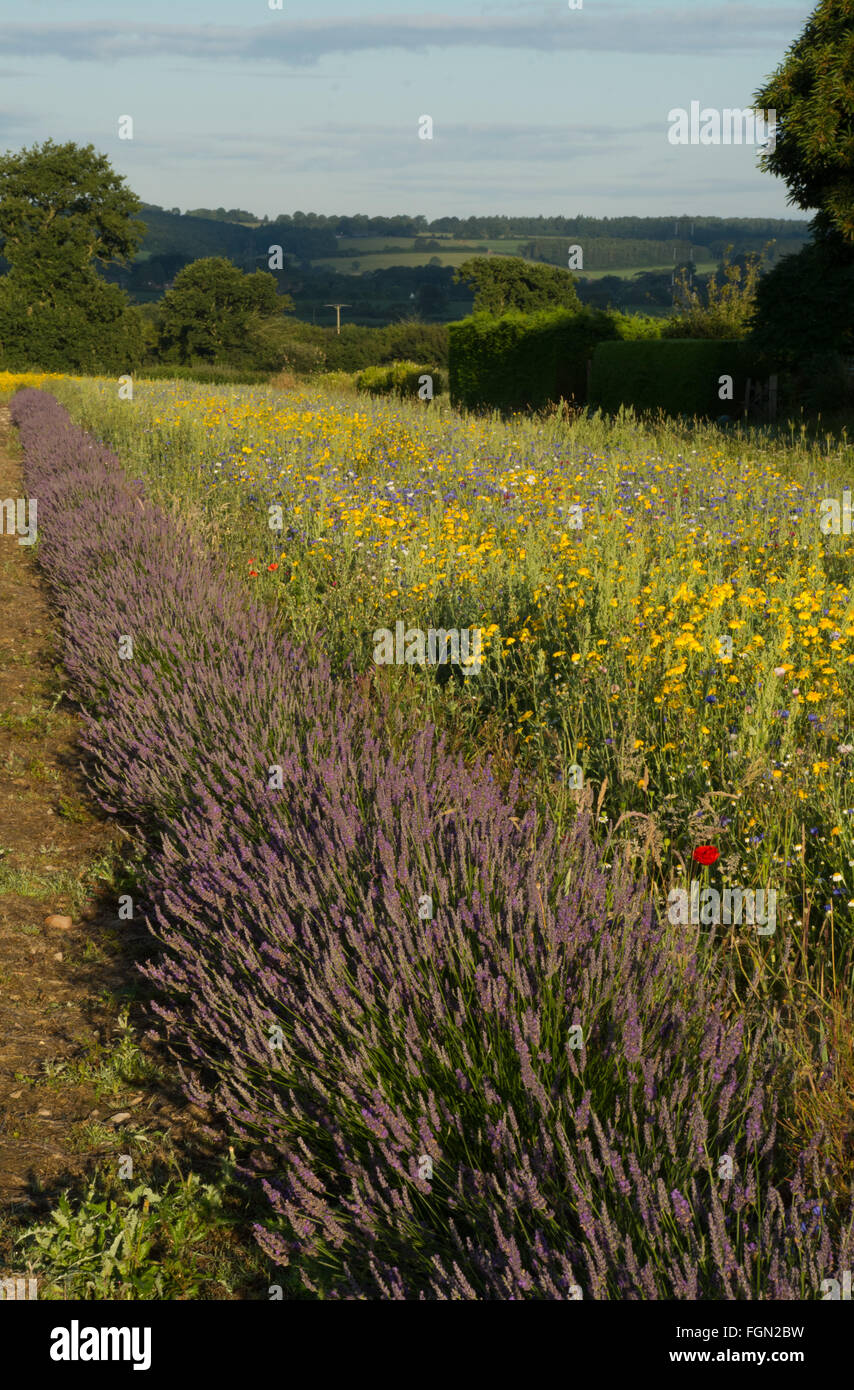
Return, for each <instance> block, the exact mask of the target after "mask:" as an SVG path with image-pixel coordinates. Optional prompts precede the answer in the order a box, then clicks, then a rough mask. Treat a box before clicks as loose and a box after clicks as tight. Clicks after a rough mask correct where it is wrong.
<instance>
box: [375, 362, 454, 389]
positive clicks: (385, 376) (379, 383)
mask: <svg viewBox="0 0 854 1390" xmlns="http://www.w3.org/2000/svg"><path fill="white" fill-rule="evenodd" d="M423 376H429V377H430V378H431V380H432V382H433V395H434V396H439V395H441V394H442V392H443V391H444V390H445V389H446V383H445V376H444V373H443V372H440V371H439V369H438V368H437V367H424V366H421V367H419V366H418V363H417V362H391V363H389V365H388V366H385V367H366V368H365V370H364V371H362V372H359V374H358V376H357V377H356V390H357V391H370V393H371V394H372V395H374V396H416V397H417V396H418V392H419V389H420V385H421V377H423Z"/></svg>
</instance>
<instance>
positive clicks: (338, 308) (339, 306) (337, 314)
mask: <svg viewBox="0 0 854 1390" xmlns="http://www.w3.org/2000/svg"><path fill="white" fill-rule="evenodd" d="M324 307H325V308H327V309H334V310H335V317H336V320H337V323H338V332H339V333H340V332H341V310H342V309H352V307H353V306H352V304H327V305H325V306H324Z"/></svg>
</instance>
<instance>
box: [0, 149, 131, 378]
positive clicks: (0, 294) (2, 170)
mask: <svg viewBox="0 0 854 1390" xmlns="http://www.w3.org/2000/svg"><path fill="white" fill-rule="evenodd" d="M141 207H142V204H141V203H140V201H139V199H138V198H137V197H136V195H135V194H134V193H133V192H132V191H131V190H130V189H129V188H128V187H127V186H126V185H125V183H124V180H123V179H122V178H121V177H120V176H119V175H118V174H116V173H115V172H114V170H113V169H112V168H111V167H110V164H109V161H108V160H107V158H106V156H105V155H100V154H98V153H97V152H96V151H95V148H94V146H92V145H87V146H85V147H81V146H79V145H75V144H73V143H68V144H64V145H57V144H55V143H54V142H53V141H52V140H47V141H45V142H44V144H42V145H34V146H33V147H32V148H31V149H25V150H21V151H19V152H18V153H16V154H13V153H11V152H9V153H7V154H6V155H4V156H0V250H2V254H3V256H4V258H5V260H6V261H7V262H8V263H9V265H10V270H9V272H8V274H6V275H4V276H3V277H2V278H0V350H2V357H3V360H4V361H5V362H6V364H7V365H9V366H26V365H33V366H40V367H44V368H47V369H52V370H65V371H73V370H84V369H85V370H89V371H92V370H99V369H101V370H113V369H114V368H116V369H119V370H127V369H128V368H131V367H133V366H136V365H138V362H139V360H140V354H141V352H142V325H141V320H140V318H139V314H138V312H137V311H136V310H135V309H134V308H133V307H132V306H131V305H130V304H129V302H128V300H127V297H126V296H125V295H124V294H123V292H122V291H121V290H119V289H118V288H117V287H116V286H115V285H108V284H106V283H105V282H104V280H103V279H102V278H101V276H100V275H99V274H98V273H97V271H96V268H95V265H94V264H93V263H94V262H95V261H98V262H100V263H101V264H107V263H109V262H111V261H119V262H121V261H125V260H127V259H128V258H129V257H130V256H132V255H133V254H134V252H135V251H136V249H137V247H138V245H139V243H140V240H141V238H142V236H143V234H144V231H145V227H144V225H143V224H142V223H141V222H138V221H136V220H135V215H136V213H138V212H139V210H140V209H141Z"/></svg>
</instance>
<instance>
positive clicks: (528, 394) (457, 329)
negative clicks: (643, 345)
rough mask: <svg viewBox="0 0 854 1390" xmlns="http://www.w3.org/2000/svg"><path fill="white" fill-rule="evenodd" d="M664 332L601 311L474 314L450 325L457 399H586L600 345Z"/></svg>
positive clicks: (529, 406) (522, 406)
mask: <svg viewBox="0 0 854 1390" xmlns="http://www.w3.org/2000/svg"><path fill="white" fill-rule="evenodd" d="M660 331H661V328H660V325H659V324H658V323H657V321H656V320H655V319H645V318H642V317H640V316H638V317H637V318H633V317H632V316H630V315H627V314H613V313H606V312H605V311H604V310H601V309H583V310H581V312H576V311H573V310H570V309H549V310H543V311H542V312H541V313H537V314H520V313H510V314H503V315H502V316H501V317H500V318H495V317H493V316H491V315H487V314H476V315H474V316H473V317H472V318H469V319H463V320H462V321H461V322H459V323H452V324H450V325H449V335H450V368H449V383H450V391H451V400H452V402H453V404H454V405H458V406H463V407H464V408H466V409H469V410H477V409H490V408H491V409H494V410H501V411H512V410H540V409H542V408H543V407H545V406H547V405H549V404H550V403H552V402H556V401H559V400H561V399H563V400H575V401H584V400H585V399H586V397H587V363H588V361H589V360H590V358H591V357H592V355H593V351H594V348H595V347H596V345H597V344H598V343H601V342H603V341H605V340H607V339H621V338H634V337H638V336H640V335H643V336H644V337H654V336H657V335H658V333H660Z"/></svg>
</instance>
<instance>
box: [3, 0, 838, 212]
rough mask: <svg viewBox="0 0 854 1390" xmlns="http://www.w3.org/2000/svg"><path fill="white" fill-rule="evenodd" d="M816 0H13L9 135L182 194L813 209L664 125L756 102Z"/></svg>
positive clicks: (272, 206)
mask: <svg viewBox="0 0 854 1390" xmlns="http://www.w3.org/2000/svg"><path fill="white" fill-rule="evenodd" d="M814 8H815V5H814V0H789V2H788V3H773V0H742V3H737V4H732V3H725V2H724V3H714V0H684V2H683V3H682V4H668V3H662V4H658V3H647V0H583V8H582V9H581V10H570V8H569V3H568V0H433V3H431V4H430V5H426V4H418V3H417V2H416V0H374V3H370V0H366V2H365V3H362V0H360V2H359V3H357V0H283V8H282V9H281V10H271V9H270V7H269V0H138V3H137V4H136V5H134V4H132V3H128V0H125V3H118V0H0V79H2V82H0V148H2V149H18V148H20V147H21V146H23V145H32V144H34V143H36V142H40V141H42V140H45V139H47V138H48V137H50V138H53V139H54V140H58V141H65V140H74V141H77V142H78V143H80V144H89V143H91V144H93V145H95V146H96V148H97V149H98V150H100V151H103V153H105V154H107V155H108V156H109V158H110V160H111V162H112V163H113V165H114V167H115V168H116V169H117V170H118V171H119V172H120V173H121V174H123V175H124V176H125V178H126V179H127V181H128V183H129V184H130V185H131V187H132V188H133V189H134V190H135V192H137V193H138V194H139V196H140V197H141V198H142V199H143V200H144V201H146V202H152V203H158V204H160V205H161V206H163V207H175V206H177V207H180V208H181V209H182V210H186V209H187V208H188V207H218V206H225V207H243V208H249V209H251V210H252V211H255V212H258V213H259V214H260V213H267V214H268V215H270V216H275V214H276V213H279V212H294V211H296V210H297V209H300V210H302V211H303V212H309V211H312V212H323V213H351V214H352V213H357V212H364V213H368V214H371V215H377V214H382V213H411V214H416V213H422V214H423V215H424V216H425V217H428V218H433V217H443V216H460V217H462V216H466V215H470V214H484V213H508V214H510V213H524V214H530V215H537V214H540V213H542V214H544V215H549V214H552V215H554V214H563V215H567V216H573V215H576V214H579V213H583V214H586V215H588V216H600V217H601V216H610V217H615V216H621V215H629V214H632V215H637V216H653V215H658V214H665V213H674V214H676V215H681V214H685V213H689V214H690V213H696V214H710V215H720V216H735V217H787V216H789V217H803V216H805V215H806V214H804V213H801V212H800V211H799V210H798V209H795V208H792V207H791V206H790V205H789V204H787V201H786V188H785V185H784V184H783V183H782V182H781V181H780V180H778V179H774V178H772V177H771V175H769V174H763V173H761V172H760V170H759V169H758V167H757V152H756V150H755V149H754V148H751V147H750V146H742V147H739V146H735V145H732V146H719V147H715V146H699V147H696V146H673V145H670V144H669V142H668V140H667V130H668V125H667V115H668V112H669V111H670V110H671V109H672V108H675V107H684V108H686V109H688V108H689V107H690V103H691V102H692V101H699V102H700V103H701V105H702V106H704V107H717V108H723V107H741V108H743V107H749V106H751V105H752V100H753V94H754V92H755V91H756V89H757V88H758V87H759V86H760V85H761V84H762V82H763V81H764V79H765V78H766V77H767V76H768V75H770V73H771V72H773V71H774V69H775V68H776V67H777V66H778V64H779V63H780V62H781V60H782V59H783V57H784V55H785V52H786V49H787V48H788V47H789V45H790V44H792V43H793V42H794V40H795V39H796V38H797V37H798V36H799V34H800V33H801V31H802V29H803V27H804V24H805V22H806V20H807V18H808V17H809V15H810V14H811V13H812V11H813V9H814ZM126 115H129V116H132V117H133V122H134V138H133V140H120V139H119V138H118V129H119V125H118V122H119V117H121V116H126ZM423 115H429V116H431V117H432V120H433V123H434V138H433V140H432V141H428V140H421V139H419V138H418V121H419V118H420V117H421V116H423Z"/></svg>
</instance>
